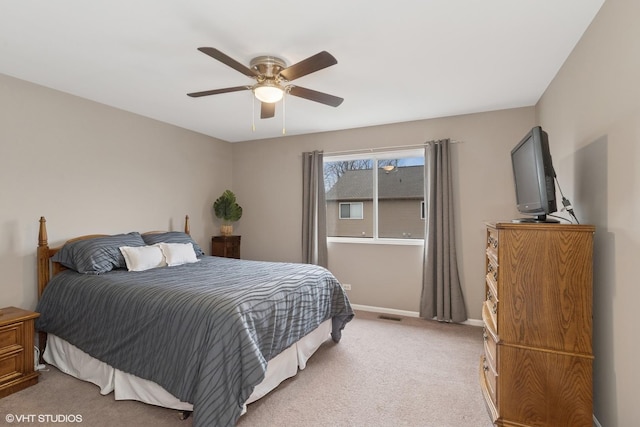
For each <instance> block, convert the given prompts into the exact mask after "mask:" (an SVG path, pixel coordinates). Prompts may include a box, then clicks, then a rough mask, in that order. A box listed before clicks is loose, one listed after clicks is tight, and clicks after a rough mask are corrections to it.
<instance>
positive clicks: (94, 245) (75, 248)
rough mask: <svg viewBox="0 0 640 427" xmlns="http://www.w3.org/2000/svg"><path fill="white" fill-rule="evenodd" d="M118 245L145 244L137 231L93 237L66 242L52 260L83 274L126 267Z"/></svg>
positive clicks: (99, 272)
mask: <svg viewBox="0 0 640 427" xmlns="http://www.w3.org/2000/svg"><path fill="white" fill-rule="evenodd" d="M120 246H145V243H144V240H142V236H140V233H138V232H135V231H134V232H132V233H128V234H116V235H113V236H104V237H94V238H92V239H85V240H77V241H75V242H71V243H66V244H65V245H64V246H63V247H62V248H61V249H60V250H59V251H58V252H56V253H55V254H54V255H53V257H51V260H52V261H55V262H59V263H60V264H62V265H64V266H65V267H67V268H70V269H72V270H75V271H77V272H78V273H83V274H101V273H106V272H109V271H111V270H113V269H114V268H126V267H127V264H126V262H125V260H124V256H122V252H120V249H119V248H120Z"/></svg>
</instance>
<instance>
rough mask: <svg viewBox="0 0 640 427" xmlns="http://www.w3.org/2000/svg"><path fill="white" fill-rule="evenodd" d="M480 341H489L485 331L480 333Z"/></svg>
mask: <svg viewBox="0 0 640 427" xmlns="http://www.w3.org/2000/svg"><path fill="white" fill-rule="evenodd" d="M482 339H483V340H485V341H487V340H488V339H489V335H487V331H486V329H485V330H484V331H482Z"/></svg>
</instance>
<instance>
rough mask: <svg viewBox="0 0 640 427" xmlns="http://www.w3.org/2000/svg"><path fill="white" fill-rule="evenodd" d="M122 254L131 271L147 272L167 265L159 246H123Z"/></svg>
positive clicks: (121, 248)
mask: <svg viewBox="0 0 640 427" xmlns="http://www.w3.org/2000/svg"><path fill="white" fill-rule="evenodd" d="M118 249H120V252H122V256H123V257H124V260H125V262H126V263H127V270H129V271H145V270H149V269H152V268H156V267H164V266H166V265H167V263H166V262H165V259H164V255H163V253H162V250H161V249H160V248H159V247H158V246H155V245H153V246H121V247H120V248H118Z"/></svg>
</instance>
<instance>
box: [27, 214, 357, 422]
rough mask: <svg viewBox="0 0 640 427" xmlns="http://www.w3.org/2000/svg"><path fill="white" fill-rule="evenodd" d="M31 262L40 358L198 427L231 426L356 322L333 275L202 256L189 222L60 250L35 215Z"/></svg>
mask: <svg viewBox="0 0 640 427" xmlns="http://www.w3.org/2000/svg"><path fill="white" fill-rule="evenodd" d="M37 260H38V296H39V301H38V306H37V309H36V310H37V311H38V312H39V313H40V317H39V318H38V320H37V323H36V329H37V330H38V331H39V333H40V335H41V346H45V350H44V359H45V361H47V362H48V363H51V364H53V365H54V366H56V367H59V368H60V369H61V370H62V371H64V372H67V373H69V374H71V375H74V376H76V377H78V378H80V379H83V380H87V381H92V382H94V383H95V384H97V385H98V386H99V387H100V389H101V392H102V393H103V394H106V393H110V392H111V391H113V392H114V394H115V397H116V399H135V400H140V401H143V402H146V403H151V404H155V405H160V406H166V407H170V408H174V409H178V410H182V411H191V410H192V411H193V425H194V426H196V427H199V426H212V425H216V426H227V425H229V426H231V425H235V424H236V422H237V420H238V418H239V417H240V416H241V415H242V413H243V412H244V411H245V410H246V405H247V404H248V403H250V402H252V401H254V400H256V399H258V398H260V397H262V396H264V395H265V394H266V393H268V392H269V391H270V390H271V389H273V388H274V387H276V386H277V385H278V384H279V383H280V382H281V381H282V380H284V379H286V378H288V377H290V376H293V375H295V374H296V372H297V371H298V369H303V368H304V366H305V364H306V361H307V359H308V358H309V357H310V356H311V354H313V352H315V350H316V349H317V348H318V347H319V346H320V344H322V343H323V342H324V341H326V340H327V339H328V338H329V336H330V337H331V338H332V339H333V341H334V342H339V341H340V338H341V334H342V330H343V328H344V327H345V325H346V324H347V323H348V322H349V321H350V320H351V319H352V318H353V310H352V308H351V306H350V304H349V300H348V298H347V296H346V294H345V293H344V291H343V289H342V287H341V285H340V283H339V282H338V280H337V279H336V278H335V277H334V276H333V275H332V274H331V273H330V272H329V271H328V270H326V269H324V268H322V267H319V266H315V265H309V264H298V263H277V262H262V261H249V260H237V259H230V258H220V257H214V256H206V255H204V252H203V251H202V249H201V248H200V247H199V246H198V245H197V243H196V242H195V241H193V240H192V239H191V237H190V235H189V219H188V217H187V218H186V220H185V230H184V232H150V233H144V234H141V233H137V232H132V233H127V234H120V235H109V236H107V235H89V236H82V237H80V238H76V239H71V240H69V241H67V242H66V243H65V244H64V245H62V246H60V247H56V248H50V247H49V246H48V238H47V230H46V220H45V219H44V218H41V219H40V233H39V243H38V250H37ZM45 334H46V335H45ZM45 337H46V338H45ZM44 343H46V345H44Z"/></svg>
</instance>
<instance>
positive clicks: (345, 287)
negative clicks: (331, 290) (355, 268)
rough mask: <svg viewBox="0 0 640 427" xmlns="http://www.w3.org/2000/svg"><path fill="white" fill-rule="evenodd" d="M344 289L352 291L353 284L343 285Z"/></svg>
mask: <svg viewBox="0 0 640 427" xmlns="http://www.w3.org/2000/svg"><path fill="white" fill-rule="evenodd" d="M342 289H344V290H345V291H350V290H351V283H343V284H342Z"/></svg>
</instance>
